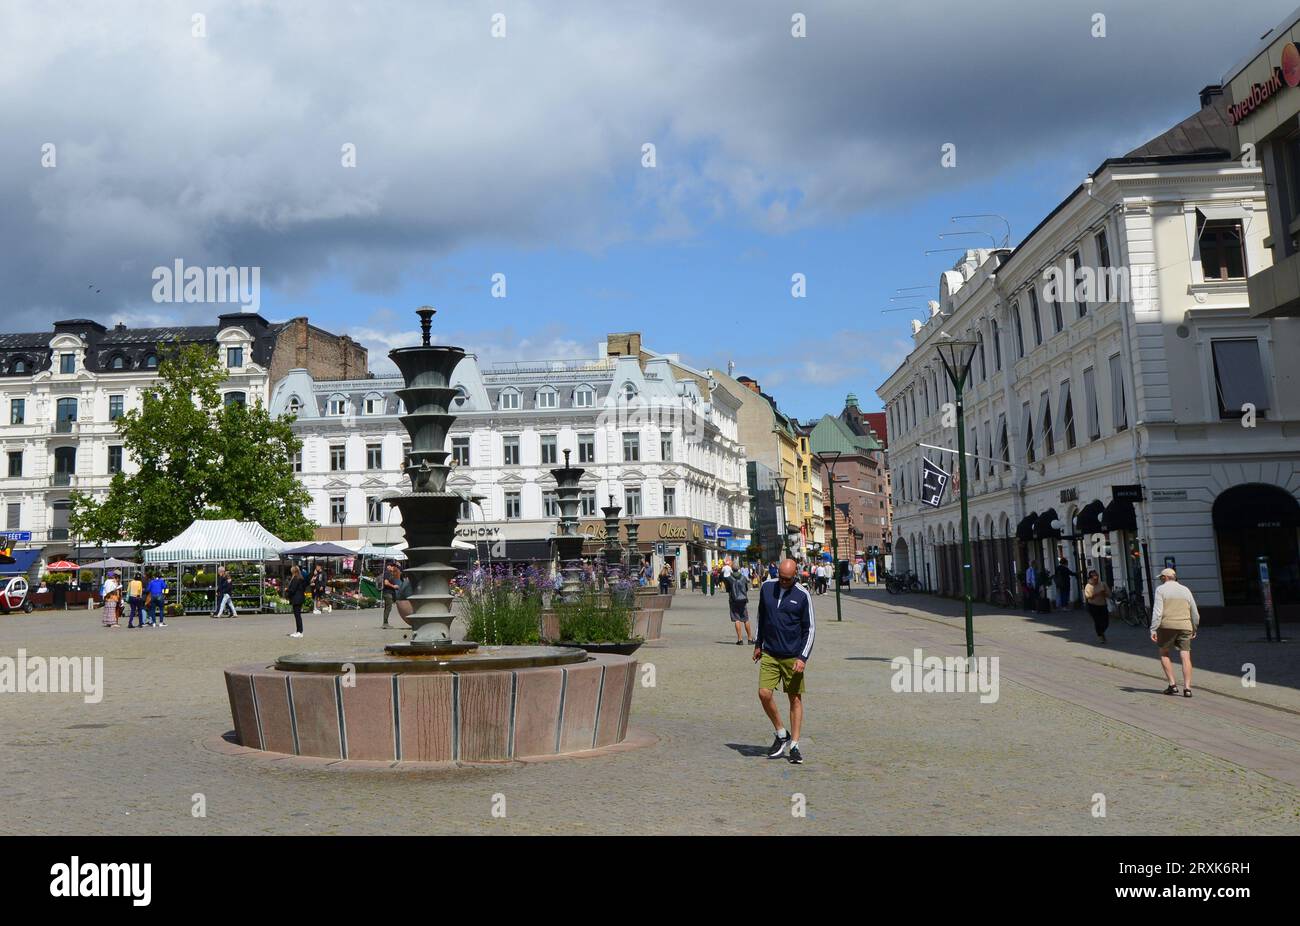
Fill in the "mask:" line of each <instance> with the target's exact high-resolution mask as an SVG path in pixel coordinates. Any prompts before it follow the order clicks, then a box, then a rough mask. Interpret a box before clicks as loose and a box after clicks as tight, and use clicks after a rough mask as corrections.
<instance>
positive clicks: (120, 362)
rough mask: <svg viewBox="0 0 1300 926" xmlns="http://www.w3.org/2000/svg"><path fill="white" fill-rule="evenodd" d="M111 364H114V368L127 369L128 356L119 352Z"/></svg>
mask: <svg viewBox="0 0 1300 926" xmlns="http://www.w3.org/2000/svg"><path fill="white" fill-rule="evenodd" d="M111 366H112V368H113V369H114V370H125V369H126V358H125V357H123V356H122V355H121V354H118V355H117V356H115V357H114V358H113V360H112V363H111Z"/></svg>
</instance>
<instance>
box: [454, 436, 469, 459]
mask: <svg viewBox="0 0 1300 926" xmlns="http://www.w3.org/2000/svg"><path fill="white" fill-rule="evenodd" d="M451 462H452V463H454V464H455V465H456V466H469V438H468V437H453V438H452V439H451Z"/></svg>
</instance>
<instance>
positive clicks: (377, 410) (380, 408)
mask: <svg viewBox="0 0 1300 926" xmlns="http://www.w3.org/2000/svg"><path fill="white" fill-rule="evenodd" d="M362 409H363V411H364V412H365V414H367V415H382V414H383V413H384V397H383V396H382V395H380V394H379V393H378V392H372V393H370V394H369V395H368V396H366V398H365V401H364V403H363V404H362Z"/></svg>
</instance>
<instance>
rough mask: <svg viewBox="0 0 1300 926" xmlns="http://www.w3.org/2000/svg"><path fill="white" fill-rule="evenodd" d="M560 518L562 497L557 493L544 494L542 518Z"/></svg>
mask: <svg viewBox="0 0 1300 926" xmlns="http://www.w3.org/2000/svg"><path fill="white" fill-rule="evenodd" d="M559 516H560V496H559V495H558V494H557V493H555V492H543V493H542V517H544V518H558V517H559Z"/></svg>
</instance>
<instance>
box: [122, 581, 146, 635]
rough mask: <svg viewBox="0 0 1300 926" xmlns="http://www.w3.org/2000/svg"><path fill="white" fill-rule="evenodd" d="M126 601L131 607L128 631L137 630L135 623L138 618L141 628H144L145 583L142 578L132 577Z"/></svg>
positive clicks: (128, 585) (127, 619)
mask: <svg viewBox="0 0 1300 926" xmlns="http://www.w3.org/2000/svg"><path fill="white" fill-rule="evenodd" d="M126 600H127V603H128V604H129V605H131V613H130V614H128V615H127V616H126V626H127V629H128V630H134V629H135V621H136V619H137V618H138V619H139V621H140V626H141V627H143V626H144V583H143V582H141V581H140V577H139V576H138V575H137V576H132V577H131V581H130V582H128V583H127V586H126Z"/></svg>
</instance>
